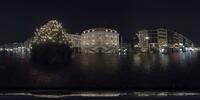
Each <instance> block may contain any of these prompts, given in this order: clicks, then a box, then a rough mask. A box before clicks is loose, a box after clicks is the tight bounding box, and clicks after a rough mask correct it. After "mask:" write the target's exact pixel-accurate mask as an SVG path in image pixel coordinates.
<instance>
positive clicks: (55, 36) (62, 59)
mask: <svg viewBox="0 0 200 100" xmlns="http://www.w3.org/2000/svg"><path fill="white" fill-rule="evenodd" d="M31 44H32V46H31V47H32V49H31V59H32V61H35V62H39V63H45V64H65V63H67V62H69V61H70V59H71V56H72V43H71V39H70V35H69V34H67V33H66V32H65V30H64V28H63V27H62V24H61V23H59V22H58V21H56V20H51V21H49V22H48V23H47V24H45V25H43V26H42V27H41V28H40V29H36V32H35V33H34V37H33V38H32V42H31Z"/></svg>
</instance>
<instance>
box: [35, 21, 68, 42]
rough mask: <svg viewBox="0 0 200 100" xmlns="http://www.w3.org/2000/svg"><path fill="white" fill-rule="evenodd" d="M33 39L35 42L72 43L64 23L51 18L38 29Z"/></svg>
mask: <svg viewBox="0 0 200 100" xmlns="http://www.w3.org/2000/svg"><path fill="white" fill-rule="evenodd" d="M34 35H35V36H34V37H33V40H32V43H33V44H44V43H55V44H66V45H71V40H70V38H69V35H68V34H67V33H66V32H65V29H64V28H63V27H62V24H61V23H59V22H58V21H56V20H51V21H49V22H48V23H47V24H45V25H44V26H42V27H41V28H40V29H36V32H35V33H34Z"/></svg>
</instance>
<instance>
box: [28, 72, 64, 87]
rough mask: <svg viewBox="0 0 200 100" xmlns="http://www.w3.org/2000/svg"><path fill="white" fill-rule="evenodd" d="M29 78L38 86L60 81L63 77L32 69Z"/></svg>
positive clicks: (58, 74)
mask: <svg viewBox="0 0 200 100" xmlns="http://www.w3.org/2000/svg"><path fill="white" fill-rule="evenodd" d="M30 78H31V80H32V81H33V82H34V83H36V84H39V83H54V82H56V81H61V80H62V78H63V77H62V76H61V75H60V73H55V72H43V71H41V70H38V69H34V68H32V69H31V71H30Z"/></svg>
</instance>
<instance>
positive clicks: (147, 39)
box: [145, 36, 150, 52]
mask: <svg viewBox="0 0 200 100" xmlns="http://www.w3.org/2000/svg"><path fill="white" fill-rule="evenodd" d="M145 39H146V41H147V46H148V52H149V51H150V46H149V39H150V38H149V37H148V36H147V37H145Z"/></svg>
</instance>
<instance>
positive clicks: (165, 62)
mask: <svg viewBox="0 0 200 100" xmlns="http://www.w3.org/2000/svg"><path fill="white" fill-rule="evenodd" d="M159 56H160V63H161V65H162V66H164V67H165V66H168V64H169V57H168V55H164V54H160V55H159Z"/></svg>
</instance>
